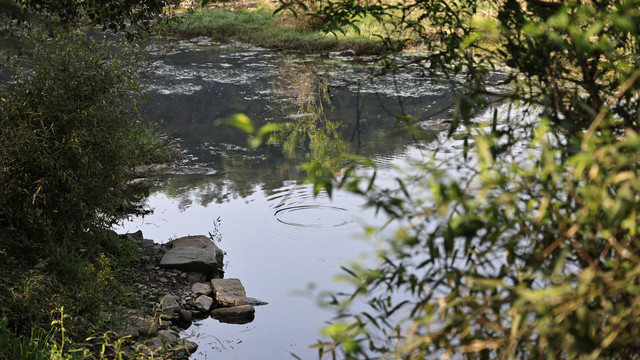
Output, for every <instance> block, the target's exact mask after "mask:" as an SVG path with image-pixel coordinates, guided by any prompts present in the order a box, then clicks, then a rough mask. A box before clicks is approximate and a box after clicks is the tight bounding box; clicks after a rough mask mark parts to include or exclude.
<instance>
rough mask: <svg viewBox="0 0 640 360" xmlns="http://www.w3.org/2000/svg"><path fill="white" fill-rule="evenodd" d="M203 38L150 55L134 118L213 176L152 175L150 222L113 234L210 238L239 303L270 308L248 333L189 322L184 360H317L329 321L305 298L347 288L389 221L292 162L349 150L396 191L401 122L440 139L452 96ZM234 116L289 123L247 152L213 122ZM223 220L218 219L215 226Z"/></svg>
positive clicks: (232, 133)
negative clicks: (317, 187) (349, 265)
mask: <svg viewBox="0 0 640 360" xmlns="http://www.w3.org/2000/svg"><path fill="white" fill-rule="evenodd" d="M198 41H199V43H196V42H191V43H189V42H181V43H178V44H177V45H176V47H175V48H172V49H171V50H170V51H160V50H158V51H157V54H156V55H157V56H158V57H157V59H156V61H155V62H154V63H153V64H152V65H151V66H150V67H149V68H148V70H147V72H146V74H145V77H146V85H147V93H148V96H149V100H148V101H147V102H146V104H145V105H144V108H143V111H144V115H145V117H147V118H148V119H150V120H152V121H153V122H155V123H158V124H161V129H162V130H163V131H164V132H166V133H168V134H169V135H171V136H172V137H175V138H176V139H178V143H179V144H180V146H181V147H182V148H183V149H184V150H185V152H186V154H187V160H186V161H185V164H187V165H190V166H194V165H195V166H206V167H208V168H211V169H213V171H212V172H210V173H209V175H173V176H167V177H165V178H162V179H160V180H159V181H158V182H157V184H156V185H155V186H154V187H152V189H151V193H150V196H149V199H148V206H149V207H150V208H152V209H154V213H153V214H152V215H149V216H147V217H145V218H135V219H131V220H130V221H127V222H126V223H124V224H123V225H122V227H121V228H120V229H118V230H121V231H122V230H126V231H131V232H133V231H137V230H142V231H143V233H144V235H145V237H146V238H151V239H154V240H155V241H157V242H166V241H167V240H169V239H170V238H172V237H179V236H184V235H196V234H207V233H209V232H212V231H214V230H215V231H217V232H219V233H221V235H222V241H221V243H220V244H219V246H220V247H221V248H222V249H223V250H224V251H225V252H226V253H227V255H226V258H225V261H227V263H226V264H225V272H226V275H225V276H226V277H234V278H239V279H241V281H242V282H243V284H244V286H245V288H246V290H247V295H248V296H251V297H255V298H258V299H261V300H264V301H267V302H269V305H266V306H261V307H258V308H256V315H255V320H254V321H253V322H251V323H249V324H243V325H238V324H235V325H234V324H222V323H219V322H218V321H216V320H213V319H205V320H202V321H198V322H196V323H195V324H194V325H193V326H192V327H191V328H190V329H188V330H186V331H185V334H193V335H194V337H195V338H194V340H195V341H196V342H197V343H198V344H199V346H200V347H199V349H198V351H197V353H196V354H194V356H193V358H196V359H283V358H292V356H291V355H290V354H291V353H294V354H296V355H297V356H299V357H301V358H304V359H308V358H314V357H317V350H313V349H309V347H308V346H309V345H310V344H313V343H314V342H315V341H316V340H317V339H318V337H319V333H318V330H319V328H320V327H321V326H322V325H323V324H324V323H325V322H326V321H327V320H329V319H330V316H331V315H332V314H331V313H330V312H328V311H325V310H323V309H322V308H321V307H319V306H318V305H317V304H316V301H315V298H314V297H313V296H311V295H310V294H311V293H312V292H313V291H312V290H314V289H332V290H340V289H341V288H342V289H343V290H346V289H348V287H345V286H344V285H339V284H336V283H335V282H333V280H332V279H333V277H334V275H335V274H337V273H338V272H339V266H340V264H342V263H344V262H346V261H349V260H353V259H357V258H358V257H359V256H360V255H361V254H362V253H364V252H365V251H368V250H370V249H371V243H370V242H371V241H372V240H365V239H364V238H363V237H362V236H361V235H360V234H362V233H363V228H364V227H365V226H369V225H378V226H379V225H381V224H382V223H383V222H384V221H385V218H383V217H381V216H376V214H375V212H374V211H373V210H365V209H364V208H363V204H364V200H363V199H361V198H359V197H356V196H354V195H351V194H347V193H344V192H335V193H334V194H333V196H332V198H331V199H330V198H329V197H328V196H327V195H326V194H325V193H320V194H319V195H318V196H317V197H314V196H313V195H312V191H311V188H310V186H309V185H304V184H303V183H302V181H301V179H302V177H303V173H302V171H301V170H300V165H301V164H302V163H303V162H305V161H309V160H314V159H316V160H317V159H320V160H327V159H329V160H330V159H332V158H335V157H336V156H337V154H339V153H341V152H343V151H349V152H352V153H357V154H360V155H365V156H369V157H372V158H373V159H374V161H375V162H376V163H377V165H378V166H379V168H380V170H379V176H378V178H379V179H381V181H387V180H388V181H393V177H394V174H395V171H396V170H395V166H402V164H404V163H405V162H406V161H407V159H408V158H418V159H419V157H420V151H419V149H420V147H422V146H424V143H418V142H416V141H415V139H414V138H413V137H412V136H410V135H408V134H405V133H403V132H402V130H403V129H404V127H403V126H402V125H401V124H399V123H398V122H397V120H396V114H397V113H398V112H405V113H410V114H413V115H414V116H416V121H417V123H419V124H420V125H421V127H422V128H423V129H424V130H426V131H427V134H432V136H433V138H435V137H437V136H438V134H439V132H441V131H442V130H443V129H446V128H447V127H448V122H447V119H448V118H449V117H450V113H451V107H452V105H453V104H454V102H455V98H454V96H453V95H452V94H453V93H452V91H451V89H450V85H445V84H443V83H438V82H434V81H427V80H425V79H424V78H422V76H421V72H420V70H419V69H417V68H411V67H408V68H406V69H404V70H403V72H401V73H398V74H396V75H395V76H384V77H381V78H377V79H376V80H375V81H374V82H370V81H365V82H359V81H358V80H360V79H362V78H365V77H367V76H368V75H370V74H371V71H372V70H371V66H370V65H371V64H369V63H362V59H359V60H358V63H355V62H353V61H351V60H350V59H331V58H328V57H321V56H306V57H303V56H296V55H292V54H286V53H273V52H270V51H267V50H264V49H258V48H252V47H249V46H244V45H239V44H235V45H226V46H219V45H216V44H211V43H209V42H207V41H206V40H204V39H200V40H198ZM379 70H380V69H378V71H379ZM236 113H244V114H246V115H247V116H249V117H250V118H251V119H252V120H253V121H254V122H255V123H256V125H258V126H260V125H264V124H266V123H269V122H290V123H291V124H292V125H291V126H290V127H289V128H288V129H287V130H286V131H284V132H282V133H280V134H276V136H274V137H273V138H272V140H271V144H270V145H269V146H262V147H260V148H259V149H257V150H255V151H254V150H251V149H249V148H248V147H247V146H246V144H247V137H246V134H243V133H241V132H239V131H238V130H236V129H233V128H230V127H219V126H214V121H215V120H216V119H219V118H225V117H229V116H232V115H233V114H236ZM392 134H395V135H396V136H390V135H392ZM385 179H387V180H385ZM218 217H220V218H221V221H222V223H221V226H220V227H219V228H217V229H214V227H213V221H214V219H216V218H218Z"/></svg>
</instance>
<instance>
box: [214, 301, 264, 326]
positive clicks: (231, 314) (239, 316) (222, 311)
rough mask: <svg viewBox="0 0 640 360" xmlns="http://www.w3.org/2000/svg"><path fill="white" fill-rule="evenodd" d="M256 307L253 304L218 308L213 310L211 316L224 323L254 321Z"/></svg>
mask: <svg viewBox="0 0 640 360" xmlns="http://www.w3.org/2000/svg"><path fill="white" fill-rule="evenodd" d="M255 312H256V310H255V308H254V307H253V306H251V305H240V306H234V307H226V308H217V309H213V310H212V311H211V317H212V318H214V319H216V320H218V321H220V322H224V323H231V324H246V323H249V322H251V321H253V319H254V317H255Z"/></svg>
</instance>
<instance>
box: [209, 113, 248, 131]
mask: <svg viewBox="0 0 640 360" xmlns="http://www.w3.org/2000/svg"><path fill="white" fill-rule="evenodd" d="M214 125H216V126H219V125H230V126H233V127H235V128H237V129H239V130H242V131H244V132H246V133H247V134H250V135H253V134H254V133H255V131H256V130H255V126H254V125H253V121H251V119H249V117H248V116H247V115H245V114H235V115H233V116H231V117H229V118H226V119H218V120H216V121H214Z"/></svg>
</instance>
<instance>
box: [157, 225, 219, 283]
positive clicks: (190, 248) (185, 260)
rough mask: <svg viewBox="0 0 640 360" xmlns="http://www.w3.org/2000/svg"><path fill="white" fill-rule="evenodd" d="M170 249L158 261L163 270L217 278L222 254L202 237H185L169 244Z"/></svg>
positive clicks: (214, 245) (209, 241) (206, 238)
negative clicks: (197, 273) (202, 274)
mask: <svg viewBox="0 0 640 360" xmlns="http://www.w3.org/2000/svg"><path fill="white" fill-rule="evenodd" d="M169 246H170V247H171V248H170V249H169V250H168V251H167V252H166V253H165V254H164V255H163V256H162V259H161V260H160V266H161V267H163V268H165V269H177V270H181V271H188V272H199V273H204V274H207V275H209V276H210V277H218V269H220V268H221V267H222V263H223V261H224V253H223V252H222V250H220V248H218V247H217V246H216V244H214V243H213V241H211V239H209V238H208V237H206V236H204V235H197V236H185V237H182V238H179V239H176V240H173V241H171V242H170V243H169Z"/></svg>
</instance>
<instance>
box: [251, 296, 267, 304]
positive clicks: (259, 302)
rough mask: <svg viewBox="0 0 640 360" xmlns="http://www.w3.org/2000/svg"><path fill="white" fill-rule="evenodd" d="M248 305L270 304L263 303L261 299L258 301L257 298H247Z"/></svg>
mask: <svg viewBox="0 0 640 360" xmlns="http://www.w3.org/2000/svg"><path fill="white" fill-rule="evenodd" d="M247 304H249V305H251V306H262V305H269V303H268V302H266V301H262V300H260V299H256V298H252V297H247Z"/></svg>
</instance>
